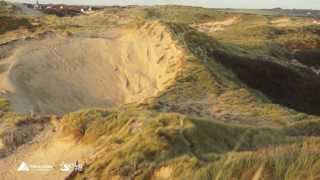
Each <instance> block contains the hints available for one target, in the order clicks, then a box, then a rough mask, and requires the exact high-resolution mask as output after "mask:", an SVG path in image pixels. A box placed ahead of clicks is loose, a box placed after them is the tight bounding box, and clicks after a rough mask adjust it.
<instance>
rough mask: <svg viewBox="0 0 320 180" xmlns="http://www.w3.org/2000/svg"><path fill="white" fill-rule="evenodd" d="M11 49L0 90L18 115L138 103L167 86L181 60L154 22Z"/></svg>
mask: <svg viewBox="0 0 320 180" xmlns="http://www.w3.org/2000/svg"><path fill="white" fill-rule="evenodd" d="M15 47H16V48H15V50H14V52H12V53H11V55H9V56H8V57H5V58H4V59H2V61H1V63H2V67H4V69H3V73H2V74H1V89H2V91H3V92H5V96H6V97H8V98H9V99H10V101H11V103H12V106H13V108H14V109H15V110H16V111H18V112H21V113H30V112H34V113H38V114H63V113H66V112H71V111H74V110H77V109H82V108H89V107H108V106H115V105H119V104H122V103H130V102H137V101H139V102H140V101H142V100H143V99H145V98H148V97H152V96H155V95H156V94H157V93H158V92H159V91H161V90H162V89H164V88H165V87H166V86H168V85H170V83H171V82H172V81H173V80H174V77H175V76H176V74H177V72H178V71H179V70H178V69H179V68H178V67H179V64H180V62H181V59H182V58H183V54H182V52H181V51H180V50H179V49H178V48H177V47H176V45H175V43H174V42H173V40H172V39H171V38H170V35H169V34H168V33H166V32H165V28H163V27H162V26H160V25H159V24H158V23H153V24H146V25H145V26H142V27H141V28H140V29H134V30H132V29H130V30H129V29H126V30H114V31H112V32H106V33H105V35H104V36H101V37H91V36H90V35H87V34H86V35H84V34H80V35H77V36H74V37H63V36H58V35H51V36H48V37H45V38H41V39H39V40H35V39H34V40H27V41H24V42H17V43H16V45H15ZM6 67H8V68H7V69H6Z"/></svg>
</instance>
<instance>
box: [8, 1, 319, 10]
mask: <svg viewBox="0 0 320 180" xmlns="http://www.w3.org/2000/svg"><path fill="white" fill-rule="evenodd" d="M11 1H15V2H29V3H30V2H31V3H34V2H35V1H36V0H11ZM39 2H40V3H64V4H90V5H158V4H180V5H191V6H203V7H211V8H247V9H262V8H275V7H281V8H290V9H292V8H297V9H320V0H39Z"/></svg>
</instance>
